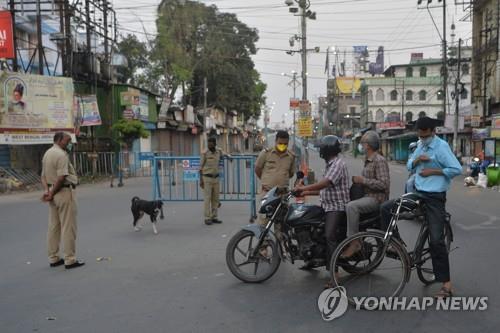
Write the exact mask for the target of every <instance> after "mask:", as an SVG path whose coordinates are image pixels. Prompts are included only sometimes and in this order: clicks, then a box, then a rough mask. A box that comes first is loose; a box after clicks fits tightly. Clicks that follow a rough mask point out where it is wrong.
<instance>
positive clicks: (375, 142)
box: [361, 131, 380, 150]
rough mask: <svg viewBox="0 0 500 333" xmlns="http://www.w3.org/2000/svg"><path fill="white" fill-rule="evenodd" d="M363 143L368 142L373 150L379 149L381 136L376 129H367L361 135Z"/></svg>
mask: <svg viewBox="0 0 500 333" xmlns="http://www.w3.org/2000/svg"><path fill="white" fill-rule="evenodd" d="M361 143H366V144H368V146H370V147H371V148H372V149H373V150H378V149H379V148H380V137H379V136H378V134H377V132H375V131H367V132H366V133H365V134H363V136H362V137H361Z"/></svg>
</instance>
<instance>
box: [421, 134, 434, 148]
mask: <svg viewBox="0 0 500 333" xmlns="http://www.w3.org/2000/svg"><path fill="white" fill-rule="evenodd" d="M432 139H434V137H433V136H432V135H431V136H429V137H427V138H424V139H422V138H420V142H422V145H424V146H428V145H430V144H431V142H432Z"/></svg>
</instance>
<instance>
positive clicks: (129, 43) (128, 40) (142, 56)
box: [117, 34, 150, 85]
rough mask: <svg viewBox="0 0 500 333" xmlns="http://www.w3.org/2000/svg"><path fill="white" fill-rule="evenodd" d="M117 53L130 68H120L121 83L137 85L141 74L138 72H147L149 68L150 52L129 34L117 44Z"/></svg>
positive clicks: (143, 44)
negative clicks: (124, 59) (125, 60)
mask: <svg viewBox="0 0 500 333" xmlns="http://www.w3.org/2000/svg"><path fill="white" fill-rule="evenodd" d="M117 52H119V53H120V54H122V55H123V56H124V57H125V58H126V59H127V62H128V66H120V67H118V74H119V76H120V82H123V83H129V84H132V85H137V84H138V82H139V81H140V79H141V78H142V77H141V74H139V73H138V70H145V69H146V70H147V68H148V67H149V55H150V50H149V49H148V47H147V45H146V44H145V43H143V42H141V41H140V40H139V39H137V37H136V36H135V35H131V34H128V35H127V36H126V37H124V38H123V39H122V40H121V41H119V42H118V44H117Z"/></svg>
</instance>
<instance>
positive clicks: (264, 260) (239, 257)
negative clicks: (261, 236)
mask: <svg viewBox="0 0 500 333" xmlns="http://www.w3.org/2000/svg"><path fill="white" fill-rule="evenodd" d="M258 241H259V240H258V238H257V237H255V234H254V233H253V232H251V231H248V230H241V231H239V232H238V233H237V234H236V235H234V236H233V237H232V238H231V240H230V241H229V243H228V245H227V248H226V264H227V267H228V268H229V270H230V271H231V273H232V274H233V275H234V276H235V277H237V278H238V279H240V280H241V281H243V282H246V283H259V282H263V281H265V280H267V279H269V278H270V277H271V276H273V275H274V273H276V271H277V270H278V267H279V266H280V263H281V257H280V254H279V252H278V251H279V249H278V244H277V243H276V242H275V241H273V240H271V239H265V240H264V242H263V244H262V245H261V246H260V249H259V250H258V252H257V255H256V256H253V254H252V253H253V252H254V249H255V246H256V245H257V243H258Z"/></svg>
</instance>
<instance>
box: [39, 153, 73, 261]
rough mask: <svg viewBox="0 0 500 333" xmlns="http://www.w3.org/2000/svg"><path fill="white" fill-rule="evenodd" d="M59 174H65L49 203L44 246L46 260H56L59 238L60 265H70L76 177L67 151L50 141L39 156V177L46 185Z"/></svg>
mask: <svg viewBox="0 0 500 333" xmlns="http://www.w3.org/2000/svg"><path fill="white" fill-rule="evenodd" d="M60 176H65V181H64V185H63V186H64V187H61V189H60V190H59V191H58V192H57V193H56V194H55V195H54V200H52V201H50V202H49V227H48V231H47V248H48V256H49V262H50V263H55V262H57V261H59V259H60V258H59V244H60V242H61V239H62V243H63V248H64V250H63V253H64V264H65V265H71V264H73V263H74V262H75V261H76V256H75V252H76V249H75V241H76V231H77V227H76V213H77V204H76V197H75V191H74V187H75V186H76V184H78V177H77V175H76V172H75V168H74V167H73V165H72V164H71V162H70V160H69V156H68V153H66V152H65V151H64V150H63V149H62V148H61V147H59V146H58V145H56V144H54V146H52V148H50V149H49V150H47V151H46V152H45V155H44V156H43V160H42V177H45V180H46V181H47V184H48V185H49V188H50V187H51V186H53V185H54V184H55V183H56V182H57V178H58V177H60Z"/></svg>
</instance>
